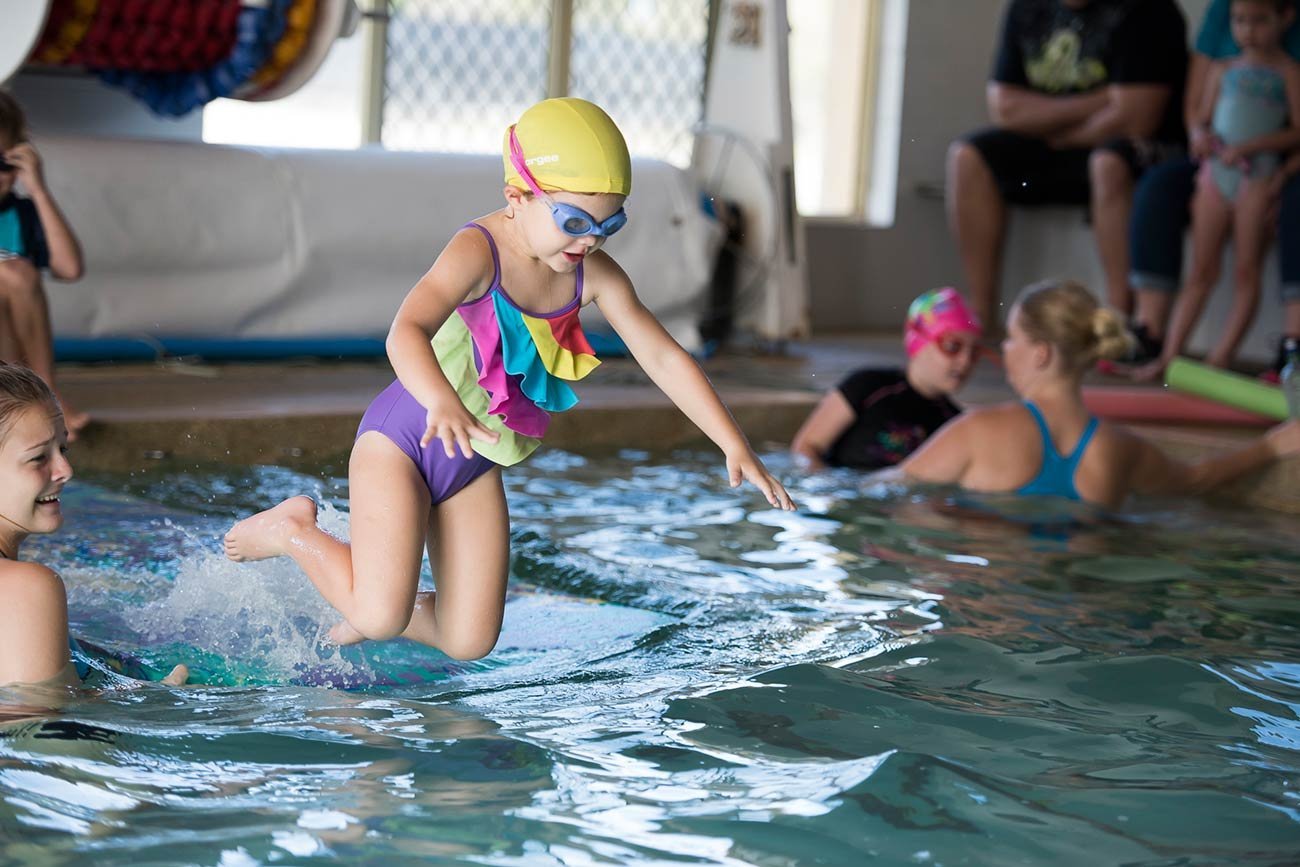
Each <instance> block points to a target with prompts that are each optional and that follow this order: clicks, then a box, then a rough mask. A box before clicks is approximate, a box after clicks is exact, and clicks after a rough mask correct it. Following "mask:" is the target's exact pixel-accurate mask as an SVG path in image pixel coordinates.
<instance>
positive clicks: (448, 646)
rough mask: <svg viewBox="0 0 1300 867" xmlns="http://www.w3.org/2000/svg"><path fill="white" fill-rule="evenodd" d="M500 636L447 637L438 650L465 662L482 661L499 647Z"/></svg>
mask: <svg viewBox="0 0 1300 867" xmlns="http://www.w3.org/2000/svg"><path fill="white" fill-rule="evenodd" d="M498 637H499V633H498V634H494V635H453V636H446V637H444V638H443V640H442V641H440V642H439V645H438V649H439V650H441V651H442V652H443V653H445V654H447V655H448V656H450V657H451V658H452V659H458V660H461V661H463V662H469V661H471V660H475V659H482V658H483V657H485V656H487V655H488V654H489V653H491V652H492V648H494V647H496V646H497V638H498Z"/></svg>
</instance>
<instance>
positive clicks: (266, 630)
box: [134, 503, 358, 680]
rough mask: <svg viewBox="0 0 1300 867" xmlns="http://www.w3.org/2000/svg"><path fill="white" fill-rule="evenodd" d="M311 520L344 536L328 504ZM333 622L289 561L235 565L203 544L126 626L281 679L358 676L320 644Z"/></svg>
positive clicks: (342, 521) (338, 515)
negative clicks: (317, 672)
mask: <svg viewBox="0 0 1300 867" xmlns="http://www.w3.org/2000/svg"><path fill="white" fill-rule="evenodd" d="M319 524H320V526H321V527H322V529H324V530H326V531H327V532H329V533H332V534H333V535H336V536H338V537H340V538H342V539H344V540H346V539H347V532H348V518H347V515H346V514H345V513H342V512H340V511H339V510H337V509H335V508H333V507H332V506H330V505H329V504H328V503H326V504H323V505H322V506H321V508H320V514H319ZM338 619H339V615H338V613H337V612H336V611H334V609H333V608H331V607H330V605H329V604H328V603H327V602H326V601H325V600H324V599H323V598H322V597H321V595H320V593H319V592H317V590H316V588H315V587H314V586H313V585H312V583H311V581H310V580H308V578H307V576H306V575H305V574H304V573H303V571H302V570H301V569H299V568H298V566H297V564H296V563H294V562H293V560H291V559H290V558H288V557H276V558H274V559H270V560H260V561H256V562H252V563H236V562H233V561H231V560H228V559H227V558H226V557H225V555H224V554H221V553H217V552H214V551H211V550H206V549H205V550H198V551H196V552H195V553H192V554H189V555H186V556H185V557H183V558H182V559H181V560H180V562H179V566H178V569H177V573H176V578H175V580H174V581H173V582H172V585H171V587H170V588H169V590H168V591H167V592H166V593H165V594H164V595H162V596H161V597H159V598H158V599H156V600H154V601H153V602H150V603H148V604H147V605H145V606H144V607H143V608H142V609H141V610H140V612H139V613H138V615H137V616H136V617H135V618H134V625H135V626H136V628H137V629H138V630H139V631H140V633H141V634H142V635H143V636H145V637H146V638H147V639H148V640H149V641H151V642H155V643H170V642H180V643H183V644H186V645H190V646H193V647H195V648H196V649H199V650H202V651H205V652H210V653H214V654H216V655H218V656H220V657H222V658H223V659H225V660H228V661H230V662H232V663H236V664H239V665H241V666H242V665H248V666H252V667H255V668H256V670H257V671H258V673H259V675H262V676H265V677H267V678H269V679H284V680H288V679H290V678H292V677H294V676H295V675H297V674H301V673H302V671H303V669H304V668H305V667H307V668H320V667H322V666H323V667H327V668H329V669H331V670H333V671H337V672H339V673H341V674H356V673H358V671H357V667H356V666H355V665H353V663H351V662H350V661H348V660H347V659H344V658H342V657H341V656H340V655H339V653H338V650H337V648H335V647H333V646H331V645H328V644H327V642H326V637H327V633H328V631H329V628H330V627H331V626H332V625H333V624H334V623H336V622H337V621H338Z"/></svg>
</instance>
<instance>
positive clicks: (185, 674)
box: [162, 665, 190, 686]
mask: <svg viewBox="0 0 1300 867" xmlns="http://www.w3.org/2000/svg"><path fill="white" fill-rule="evenodd" d="M189 679H190V670H189V668H187V667H186V666H184V665H178V666H176V667H175V668H173V669H172V670H171V673H170V674H168V675H167V676H166V677H164V678H163V679H162V682H163V683H165V684H167V685H168V686H184V685H185V681H187V680H189Z"/></svg>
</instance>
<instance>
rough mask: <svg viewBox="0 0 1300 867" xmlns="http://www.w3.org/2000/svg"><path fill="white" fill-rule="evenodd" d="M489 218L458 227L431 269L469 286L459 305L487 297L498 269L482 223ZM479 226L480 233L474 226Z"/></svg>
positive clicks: (493, 244) (493, 246)
mask: <svg viewBox="0 0 1300 867" xmlns="http://www.w3.org/2000/svg"><path fill="white" fill-rule="evenodd" d="M492 216H493V215H491V214H489V215H488V216H487V217H481V218H479V219H477V220H474V221H473V222H472V223H467V224H466V225H464V226H462V227H460V228H459V229H457V230H456V232H455V234H453V235H452V236H451V240H449V241H448V242H447V246H445V247H443V248H442V253H441V254H439V256H438V262H437V263H436V264H435V268H438V269H439V270H440V271H441V272H442V273H443V274H447V275H450V276H452V277H453V279H454V280H455V281H456V282H458V283H461V284H469V285H470V287H471V288H470V290H469V292H468V294H466V296H465V298H464V299H463V300H462V302H461V303H464V302H466V301H473V300H475V299H477V298H480V297H482V296H483V295H485V294H487V292H488V290H489V289H491V288H492V283H493V281H494V280H495V279H496V277H497V273H498V269H499V267H500V265H499V256H500V255H501V254H500V252H499V247H498V246H497V245H496V242H495V241H494V240H493V239H492V238H491V237H490V235H489V234H485V233H484V232H485V230H486V231H487V232H489V233H490V232H491V228H490V226H489V225H485V223H486V222H487V221H488V220H489V219H490V218H491V217H492ZM476 225H477V226H482V228H481V229H479V228H475V226H476Z"/></svg>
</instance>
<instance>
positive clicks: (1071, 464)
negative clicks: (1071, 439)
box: [1016, 401, 1097, 500]
mask: <svg viewBox="0 0 1300 867" xmlns="http://www.w3.org/2000/svg"><path fill="white" fill-rule="evenodd" d="M1025 409H1027V410H1029V414H1030V415H1032V416H1033V417H1034V421H1035V422H1037V423H1038V433H1039V434H1040V435H1041V436H1042V438H1043V465H1042V466H1041V467H1040V468H1039V470H1038V475H1037V476H1035V477H1034V479H1033V481H1031V482H1030V483H1029V484H1027V485H1025V486H1024V487H1023V488H1021V489H1020V490H1018V491H1016V493H1017V494H1021V495H1024V496H1033V497H1065V498H1066V499H1068V500H1081V499H1083V498H1082V497H1080V496H1079V491H1078V489H1077V488H1075V486H1074V471H1075V470H1077V469H1078V468H1079V460H1080V459H1081V458H1082V457H1083V453H1084V450H1085V449H1087V448H1088V443H1089V442H1091V441H1092V435H1093V434H1094V433H1096V432H1097V417H1096V416H1093V417H1092V418H1090V419H1088V426H1087V427H1085V428H1084V429H1083V436H1081V437H1079V443H1078V445H1076V446H1075V447H1074V451H1073V452H1071V453H1070V456H1069V457H1062V456H1061V453H1060V452H1058V451H1057V450H1056V446H1055V445H1053V444H1052V432H1051V431H1050V430H1048V428H1047V421H1046V420H1045V419H1044V418H1043V414H1042V412H1040V411H1039V409H1038V407H1036V406H1034V405H1033V404H1032V403H1031V402H1029V401H1025Z"/></svg>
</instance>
